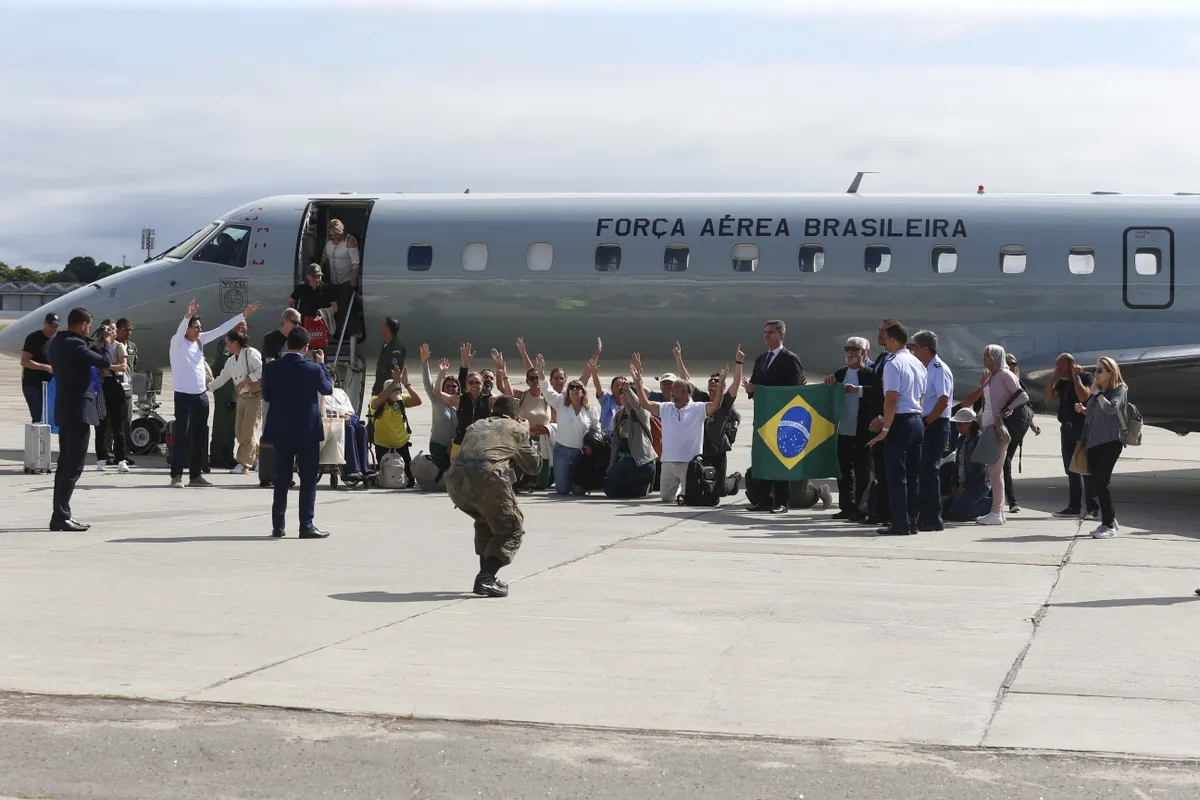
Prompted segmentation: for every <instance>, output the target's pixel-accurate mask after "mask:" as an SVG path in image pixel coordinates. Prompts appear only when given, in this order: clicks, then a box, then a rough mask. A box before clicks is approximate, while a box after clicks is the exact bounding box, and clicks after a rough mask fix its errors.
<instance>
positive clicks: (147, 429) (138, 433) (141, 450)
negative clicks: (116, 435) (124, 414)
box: [129, 417, 163, 456]
mask: <svg viewBox="0 0 1200 800" xmlns="http://www.w3.org/2000/svg"><path fill="white" fill-rule="evenodd" d="M162 436H163V426H162V423H161V422H159V421H158V420H156V419H151V418H150V417H143V418H141V419H135V420H134V421H133V424H132V425H130V426H129V450H130V452H132V453H133V454H134V455H137V456H144V455H148V454H149V453H151V452H153V451H154V450H155V449H157V448H158V445H159V444H160V443H161V442H162Z"/></svg>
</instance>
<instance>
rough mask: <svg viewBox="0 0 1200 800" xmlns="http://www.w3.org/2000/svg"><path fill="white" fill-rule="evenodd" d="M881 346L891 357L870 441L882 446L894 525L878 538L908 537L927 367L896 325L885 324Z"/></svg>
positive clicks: (912, 528) (915, 510)
mask: <svg viewBox="0 0 1200 800" xmlns="http://www.w3.org/2000/svg"><path fill="white" fill-rule="evenodd" d="M885 336H886V339H885V343H884V346H885V347H886V348H887V351H888V353H889V354H891V358H889V359H888V360H887V363H886V364H885V365H884V367H883V392H884V410H883V427H882V428H881V429H880V430H879V435H878V436H876V437H875V438H874V439H872V440H871V446H872V447H879V446H881V445H882V446H883V447H884V448H885V450H884V465H885V468H886V469H887V485H888V497H889V499H890V501H891V507H892V522H891V524H890V525H888V526H887V527H885V528H880V529H879V530H878V531H877V533H878V534H879V535H880V536H909V535H911V534H915V533H916V532H917V519H918V517H919V505H918V493H919V490H918V486H919V473H920V469H921V444H922V442H923V440H924V438H925V429H924V426H923V425H922V424H921V401H922V399H923V398H924V396H925V366H924V365H923V364H921V362H920V361H918V360H917V357H916V356H914V355H913V354H912V353H910V352H909V351H908V349H907V345H908V329H907V328H905V327H904V326H903V325H901V324H900V323H899V322H895V323H892V324H891V325H888V327H887V330H886V332H885Z"/></svg>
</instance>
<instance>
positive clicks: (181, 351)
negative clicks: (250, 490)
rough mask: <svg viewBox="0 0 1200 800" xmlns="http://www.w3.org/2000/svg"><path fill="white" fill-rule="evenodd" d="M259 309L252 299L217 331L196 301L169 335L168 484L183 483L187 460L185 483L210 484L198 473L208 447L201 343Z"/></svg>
mask: <svg viewBox="0 0 1200 800" xmlns="http://www.w3.org/2000/svg"><path fill="white" fill-rule="evenodd" d="M257 309H258V302H257V301H255V302H253V303H251V304H250V305H249V306H247V307H246V310H245V312H243V313H241V314H238V315H237V316H236V317H234V318H233V319H231V320H229V321H227V322H226V323H224V324H223V325H221V326H220V327H218V328H217V329H216V330H211V331H205V330H204V329H203V327H204V326H203V324H202V323H201V320H200V317H198V316H196V312H198V311H199V310H200V306H199V304H197V303H196V301H195V300H193V301H191V302H190V303H188V311H187V316H186V317H184V318H183V321H181V322H180V323H179V329H178V330H177V331H175V335H174V336H172V337H171V380H172V381H173V382H174V384H175V440H174V442H173V443H172V444H171V486H175V487H182V486H183V467H184V464H185V463H187V462H188V461H189V453H190V469H189V477H190V480H189V481H188V486H212V484H211V483H209V482H208V481H207V480H206V479H205V478H204V476H203V475H202V474H201V473H202V472H203V468H204V453H205V450H206V449H207V446H208V387H207V380H206V376H205V371H204V367H205V364H204V345H206V344H208V343H209V342H212V341H215V340H217V339H220V338H221V337H222V336H224V335H225V334H226V333H228V332H229V331H231V330H233V327H234V326H235V325H237V324H238V323H239V322H242V321H243V320H245V319H246V318H247V317H249V316H250V315H251V314H253V313H254V312H255V311H256V310H257Z"/></svg>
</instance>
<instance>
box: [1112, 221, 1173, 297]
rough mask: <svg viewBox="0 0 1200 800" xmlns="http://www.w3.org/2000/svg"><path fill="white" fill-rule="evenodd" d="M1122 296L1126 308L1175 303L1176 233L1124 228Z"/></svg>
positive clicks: (1164, 229) (1166, 230)
mask: <svg viewBox="0 0 1200 800" xmlns="http://www.w3.org/2000/svg"><path fill="white" fill-rule="evenodd" d="M1123 282H1124V298H1125V305H1126V306H1128V307H1129V308H1170V307H1171V304H1172V303H1174V302H1175V233H1174V232H1173V231H1172V230H1171V229H1170V228H1126V229H1125V264H1124V281H1123Z"/></svg>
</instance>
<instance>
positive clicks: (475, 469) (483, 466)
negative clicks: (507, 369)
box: [446, 396, 541, 597]
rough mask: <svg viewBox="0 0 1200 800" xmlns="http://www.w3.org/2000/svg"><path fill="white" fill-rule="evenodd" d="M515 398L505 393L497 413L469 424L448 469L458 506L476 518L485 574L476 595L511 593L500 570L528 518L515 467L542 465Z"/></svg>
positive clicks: (450, 488) (448, 481) (477, 550)
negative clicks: (514, 484)
mask: <svg viewBox="0 0 1200 800" xmlns="http://www.w3.org/2000/svg"><path fill="white" fill-rule="evenodd" d="M519 410H520V406H519V405H518V402H517V399H516V398H515V397H506V396H505V397H500V398H499V399H497V400H496V402H495V404H494V405H493V407H492V416H491V417H489V418H488V419H481V420H479V421H478V422H475V423H473V424H472V425H471V426H470V427H469V428H467V432H466V434H465V435H464V436H463V442H462V447H461V448H460V449H459V451H458V454H457V455H456V456H455V457H454V463H453V464H451V465H450V469H449V470H448V471H447V472H446V492H447V494H449V495H450V499H451V500H453V501H454V505H455V507H456V508H458V509H460V510H461V511H463V512H464V513H466V514H469V515H470V516H471V518H472V519H474V520H475V553H476V554H477V555H478V556H479V574H478V575H477V576H475V586H474V589H473V591H474V592H475V594H478V595H484V596H488V597H506V596H508V584H507V583H506V582H505V581H502V580H500V579H499V578H497V577H496V572H497V570H499V569H500V568H501V567H503V566H507V565H508V564H511V563H512V560H513V558H514V557H515V556H516V554H517V549H518V548H520V546H521V537H522V536H524V535H525V530H524V523H525V517H524V516H523V515H522V514H521V509H520V508H518V507H517V495H516V493H515V492H513V487H512V478H511V475H510V471H511V469H512V468H514V467H515V468H516V469H517V470H519V471H521V472H524V473H528V474H530V475H536V474H537V473H538V470H539V469H540V468H541V459H540V457H539V456H538V451H537V448H536V447H534V445H533V442H532V441H531V440H530V438H529V424H528V423H527V422H526V421H525V420H521V419H518V417H517V414H518V413H519Z"/></svg>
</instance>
